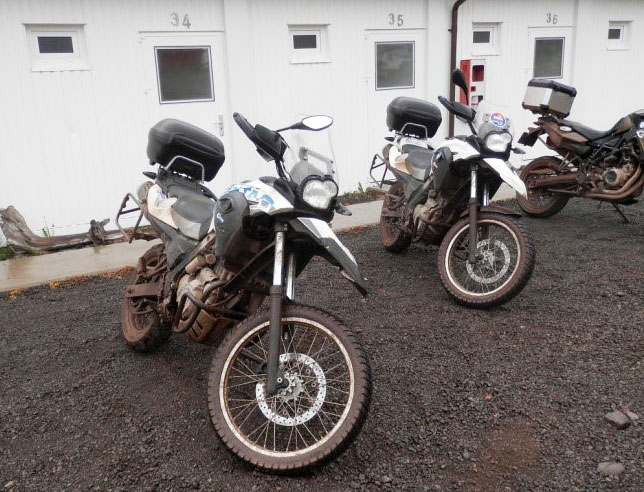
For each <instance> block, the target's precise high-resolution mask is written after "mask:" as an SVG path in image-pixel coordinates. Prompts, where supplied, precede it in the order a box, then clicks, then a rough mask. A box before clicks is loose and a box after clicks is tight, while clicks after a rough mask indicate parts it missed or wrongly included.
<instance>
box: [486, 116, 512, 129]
mask: <svg viewBox="0 0 644 492" xmlns="http://www.w3.org/2000/svg"><path fill="white" fill-rule="evenodd" d="M490 123H492V124H493V125H494V126H496V127H497V128H505V126H506V125H507V123H508V120H506V119H505V116H503V114H501V113H491V114H490Z"/></svg>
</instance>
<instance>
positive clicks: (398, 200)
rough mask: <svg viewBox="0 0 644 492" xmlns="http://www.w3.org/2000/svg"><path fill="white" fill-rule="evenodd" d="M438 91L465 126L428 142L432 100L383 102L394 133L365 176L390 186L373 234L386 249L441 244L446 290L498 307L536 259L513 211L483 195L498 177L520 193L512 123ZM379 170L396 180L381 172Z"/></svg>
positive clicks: (434, 115)
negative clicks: (376, 232) (377, 174)
mask: <svg viewBox="0 0 644 492" xmlns="http://www.w3.org/2000/svg"><path fill="white" fill-rule="evenodd" d="M452 82H453V83H454V84H455V85H457V86H459V87H460V88H461V89H462V90H463V91H464V93H465V94H466V96H467V85H466V83H465V77H464V75H463V73H462V72H461V71H460V70H458V69H457V70H455V71H454V72H453V73H452ZM438 99H439V101H440V103H441V104H442V105H443V106H445V108H447V110H448V111H450V112H451V113H453V114H454V115H455V116H456V117H458V118H459V119H461V120H462V121H465V122H466V123H467V124H468V125H469V127H470V129H471V131H472V135H467V136H457V137H454V138H449V139H447V140H445V141H444V142H442V143H441V144H440V145H438V147H437V148H436V149H434V148H432V146H431V145H430V144H429V138H431V137H433V136H434V135H435V134H436V131H437V130H438V128H439V126H440V124H441V120H442V118H441V113H440V110H439V109H438V107H436V106H435V105H434V104H432V103H429V102H427V101H423V100H419V99H412V98H408V97H398V98H396V99H394V100H393V101H392V102H391V103H390V104H389V106H388V107H387V125H388V127H389V129H390V130H393V131H394V132H395V134H394V136H390V137H387V138H386V140H388V142H389V143H388V144H387V145H386V146H385V148H384V149H383V155H382V156H380V155H376V156H374V158H373V160H372V163H371V176H372V179H374V180H375V181H378V182H380V184H381V185H383V184H388V185H390V188H389V190H388V192H387V194H386V195H385V200H384V202H383V206H382V212H381V216H380V238H381V241H382V244H383V245H384V247H385V248H386V249H387V250H388V251H391V252H393V253H400V252H402V251H403V250H405V249H406V248H407V247H408V246H409V245H410V244H411V243H412V242H422V243H425V244H436V245H439V244H440V248H439V251H438V272H439V276H440V279H441V282H442V284H443V286H444V287H445V289H446V290H447V292H448V293H449V294H450V295H451V296H452V297H453V298H454V299H455V300H456V301H457V302H459V303H460V304H464V305H466V306H469V307H476V308H487V307H491V306H496V305H499V304H502V303H504V302H507V301H509V300H510V299H512V298H513V297H514V296H516V295H517V294H518V293H519V292H520V291H521V290H522V289H523V287H524V286H525V285H526V283H527V282H528V280H529V279H530V276H531V274H532V270H533V268H534V262H535V249H534V243H533V242H532V239H531V238H530V236H529V234H528V232H527V231H526V228H525V226H524V225H523V224H522V223H521V222H520V221H519V217H520V214H518V213H516V212H514V211H512V210H510V209H507V208H504V207H501V206H498V205H493V204H491V203H490V198H491V197H493V196H494V194H495V193H496V192H497V190H498V189H499V187H500V186H501V184H502V183H503V182H505V183H507V184H508V185H510V186H511V187H512V188H513V189H514V190H516V191H517V193H519V194H520V195H522V196H525V195H526V187H525V184H524V183H523V181H521V179H520V178H519V177H518V176H517V175H516V173H515V172H514V171H513V170H512V167H511V165H510V163H509V162H507V161H508V159H509V156H510V152H511V151H512V150H515V151H517V150H516V149H512V138H513V135H512V125H511V122H510V120H509V118H507V117H506V116H504V115H503V114H502V113H500V112H498V111H494V110H492V109H486V108H485V105H484V104H481V105H479V108H478V111H475V110H474V109H472V108H470V107H469V106H466V105H464V104H461V103H458V102H451V101H448V100H447V99H445V98H444V97H442V96H439V98H438ZM517 152H521V151H517ZM378 168H384V172H383V174H382V177H381V178H375V177H374V175H373V172H374V170H376V169H378ZM387 172H391V173H392V174H393V177H394V179H386V177H387Z"/></svg>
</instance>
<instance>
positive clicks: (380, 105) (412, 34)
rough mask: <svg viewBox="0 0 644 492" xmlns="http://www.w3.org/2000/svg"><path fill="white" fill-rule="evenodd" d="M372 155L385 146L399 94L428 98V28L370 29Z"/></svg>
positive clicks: (368, 57) (369, 105)
mask: <svg viewBox="0 0 644 492" xmlns="http://www.w3.org/2000/svg"><path fill="white" fill-rule="evenodd" d="M366 39H367V46H366V48H367V60H368V63H367V76H366V81H367V91H368V114H367V121H369V137H368V142H369V149H368V150H369V155H370V156H371V155H373V154H375V153H378V154H380V153H381V151H382V148H383V147H384V146H385V143H386V142H385V140H384V137H385V136H387V135H389V130H388V128H387V105H388V104H389V103H390V102H391V100H392V99H394V98H396V97H398V96H408V97H416V98H419V99H424V98H425V31H423V30H420V29H413V30H412V29H410V30H397V31H368V32H367V36H366Z"/></svg>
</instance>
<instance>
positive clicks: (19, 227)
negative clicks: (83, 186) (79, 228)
mask: <svg viewBox="0 0 644 492" xmlns="http://www.w3.org/2000/svg"><path fill="white" fill-rule="evenodd" d="M109 220H110V219H105V220H103V221H100V222H97V221H95V220H92V221H91V223H90V228H89V231H88V232H86V233H83V234H69V235H66V236H52V237H41V236H38V235H37V234H34V232H33V231H32V230H31V229H29V226H28V225H27V223H26V222H25V218H24V217H23V216H22V215H21V214H20V212H18V210H16V208H15V207H13V206H12V205H10V206H9V207H7V208H0V228H1V229H2V233H3V234H4V236H5V238H6V241H7V246H9V247H11V248H12V249H13V250H14V251H16V252H24V251H33V250H42V251H52V250H56V249H64V248H72V247H75V246H83V245H86V244H94V245H99V244H105V243H108V242H114V241H116V240H120V239H122V235H121V233H120V232H118V231H110V232H106V231H105V225H106V224H107V223H108V222H109Z"/></svg>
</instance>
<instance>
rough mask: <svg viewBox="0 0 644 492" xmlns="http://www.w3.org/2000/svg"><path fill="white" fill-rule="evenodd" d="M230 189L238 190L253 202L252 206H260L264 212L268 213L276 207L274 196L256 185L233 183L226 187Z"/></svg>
mask: <svg viewBox="0 0 644 492" xmlns="http://www.w3.org/2000/svg"><path fill="white" fill-rule="evenodd" d="M229 191H238V192H239V193H241V194H242V195H244V196H245V197H246V200H248V201H249V202H253V203H251V206H252V207H255V208H258V209H259V210H261V211H262V212H265V213H268V212H270V211H271V210H273V208H275V207H274V204H275V201H274V200H273V198H272V197H271V196H270V195H267V194H266V193H264V191H263V190H260V189H259V188H255V187H254V186H249V185H243V184H233V185H230V186H229V187H228V188H227V189H226V192H229Z"/></svg>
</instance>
